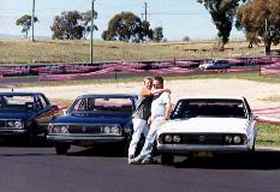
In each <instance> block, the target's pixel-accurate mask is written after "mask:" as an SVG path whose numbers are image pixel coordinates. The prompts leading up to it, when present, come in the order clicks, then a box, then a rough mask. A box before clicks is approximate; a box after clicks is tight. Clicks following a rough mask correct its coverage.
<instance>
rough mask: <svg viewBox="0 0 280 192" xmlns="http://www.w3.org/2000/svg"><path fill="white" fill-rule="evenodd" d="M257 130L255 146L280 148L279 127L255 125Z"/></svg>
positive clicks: (263, 124) (262, 124)
mask: <svg viewBox="0 0 280 192" xmlns="http://www.w3.org/2000/svg"><path fill="white" fill-rule="evenodd" d="M257 129H258V136H257V145H259V146H267V147H280V125H271V124H265V123H259V124H257Z"/></svg>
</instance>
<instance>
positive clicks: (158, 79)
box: [154, 76, 164, 85]
mask: <svg viewBox="0 0 280 192" xmlns="http://www.w3.org/2000/svg"><path fill="white" fill-rule="evenodd" d="M154 80H156V81H158V82H159V83H160V84H162V85H163V82H164V80H163V78H162V77H161V76H155V77H154Z"/></svg>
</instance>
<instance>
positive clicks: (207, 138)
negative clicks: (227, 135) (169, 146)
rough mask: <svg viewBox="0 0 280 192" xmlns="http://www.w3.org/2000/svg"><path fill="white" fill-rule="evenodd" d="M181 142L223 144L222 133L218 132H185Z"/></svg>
mask: <svg viewBox="0 0 280 192" xmlns="http://www.w3.org/2000/svg"><path fill="white" fill-rule="evenodd" d="M181 143H182V144H206V145H223V144H225V142H224V135H218V134H215V135H214V134H213V135H209V134H207V135H206V134H185V135H182V141H181Z"/></svg>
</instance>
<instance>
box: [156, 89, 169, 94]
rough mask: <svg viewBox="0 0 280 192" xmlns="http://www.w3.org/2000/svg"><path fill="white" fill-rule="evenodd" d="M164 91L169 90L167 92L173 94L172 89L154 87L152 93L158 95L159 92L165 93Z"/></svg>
mask: <svg viewBox="0 0 280 192" xmlns="http://www.w3.org/2000/svg"><path fill="white" fill-rule="evenodd" d="M163 92H167V93H169V94H171V91H170V89H153V90H152V91H151V93H152V94H153V95H158V94H161V93H163Z"/></svg>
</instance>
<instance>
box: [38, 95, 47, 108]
mask: <svg viewBox="0 0 280 192" xmlns="http://www.w3.org/2000/svg"><path fill="white" fill-rule="evenodd" d="M38 98H39V99H40V102H41V104H42V107H43V109H45V108H46V107H47V106H48V104H47V102H46V100H45V99H44V98H43V97H42V96H40V97H38Z"/></svg>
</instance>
